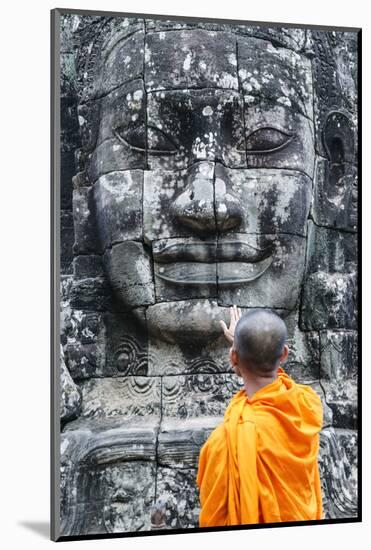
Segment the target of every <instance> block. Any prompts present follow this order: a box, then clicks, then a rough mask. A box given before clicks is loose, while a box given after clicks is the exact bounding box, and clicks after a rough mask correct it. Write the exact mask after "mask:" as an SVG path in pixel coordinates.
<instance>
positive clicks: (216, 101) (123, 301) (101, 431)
mask: <svg viewBox="0 0 371 550" xmlns="http://www.w3.org/2000/svg"><path fill="white" fill-rule="evenodd" d="M61 33H62V40H61V44H62V55H61V95H62V101H61V124H62V128H61V185H62V190H61V207H62V214H61V239H62V240H61V248H62V254H61V271H62V277H61V344H62V347H63V353H62V360H61V373H60V374H61V382H62V388H63V390H62V400H61V403H60V408H61V430H62V431H61V464H60V473H61V491H62V495H61V527H62V534H66V535H80V534H104V533H120V532H123V533H126V532H136V531H148V530H150V529H152V530H155V529H160V530H161V529H165V530H166V529H175V528H192V527H196V526H197V525H198V514H199V501H198V493H197V487H196V483H195V477H196V473H197V464H198V456H199V451H200V448H201V446H202V444H203V442H204V441H205V440H206V438H207V436H208V434H209V433H210V432H211V430H212V429H213V428H214V427H215V426H216V425H217V424H218V423H219V422H220V421H221V419H222V417H223V414H224V411H225V408H226V406H227V404H228V402H229V400H230V398H231V397H232V396H233V395H234V393H235V392H236V391H238V389H240V387H241V382H242V381H241V379H240V378H238V377H237V376H236V375H235V374H234V373H233V371H232V368H231V366H230V364H229V360H228V349H229V345H228V343H227V342H226V340H225V339H224V336H223V334H222V331H221V327H220V320H221V319H223V320H224V321H225V322H228V321H229V307H230V306H231V305H232V304H237V305H238V306H239V307H240V308H241V310H242V312H245V311H247V310H248V309H249V308H252V307H258V308H260V307H262V308H273V309H274V310H275V311H276V312H277V313H278V314H279V315H280V316H281V317H282V318H283V319H285V322H286V324H287V328H288V345H289V348H290V351H289V356H288V359H287V362H286V364H285V368H286V371H287V372H288V373H289V374H291V375H292V376H293V378H294V379H295V380H296V381H298V382H299V383H304V384H310V385H311V386H312V387H313V388H314V389H315V391H317V392H318V394H319V395H320V397H321V400H322V403H323V408H324V427H323V430H322V432H321V452H320V467H321V481H322V488H323V496H324V508H325V513H326V517H328V518H354V517H355V516H356V514H357V493H358V490H357V446H356V441H357V428H358V419H357V412H358V411H357V390H358V363H357V323H358V311H357V283H358V280H357V275H358V272H357V185H358V184H357V166H356V162H357V101H358V98H357V91H356V90H357V50H356V42H357V37H356V33H351V32H347V33H343V32H338V31H336V32H327V31H319V30H315V31H314V30H313V31H310V30H306V29H295V28H285V27H282V26H281V27H279V26H270V27H263V26H259V25H243V24H236V23H234V24H232V25H228V24H226V23H221V24H219V23H215V22H213V23H208V22H202V21H200V22H197V21H184V20H183V21H182V20H181V19H180V20H178V19H176V20H166V18H165V19H161V20H160V19H156V18H154V19H150V18H148V19H146V20H144V19H141V18H138V17H104V16H80V15H76V16H63V17H62V27H61Z"/></svg>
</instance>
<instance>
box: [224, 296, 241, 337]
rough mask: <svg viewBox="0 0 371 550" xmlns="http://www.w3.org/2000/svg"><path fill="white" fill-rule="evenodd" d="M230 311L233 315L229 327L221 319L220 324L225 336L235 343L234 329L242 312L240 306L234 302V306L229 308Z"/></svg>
mask: <svg viewBox="0 0 371 550" xmlns="http://www.w3.org/2000/svg"><path fill="white" fill-rule="evenodd" d="M229 312H230V316H231V318H230V321H229V327H227V325H226V324H225V322H224V321H220V324H221V326H222V329H223V332H224V336H225V337H226V339H227V340H228V342H229V343H231V344H233V339H234V329H235V328H236V324H237V322H238V320H239V319H240V317H241V315H242V313H241V310H240V308H238V307H237V306H236V305H235V304H233V306H231V307H230V308H229Z"/></svg>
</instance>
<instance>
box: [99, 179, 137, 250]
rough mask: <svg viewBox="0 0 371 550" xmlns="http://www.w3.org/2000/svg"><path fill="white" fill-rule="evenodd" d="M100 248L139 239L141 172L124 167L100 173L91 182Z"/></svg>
mask: <svg viewBox="0 0 371 550" xmlns="http://www.w3.org/2000/svg"><path fill="white" fill-rule="evenodd" d="M94 200H95V205H96V211H97V223H98V231H99V236H100V241H101V245H102V249H106V248H111V247H112V246H113V245H114V244H116V243H119V242H121V241H128V240H135V239H141V238H142V200H143V172H142V171H141V170H126V171H124V172H111V173H110V174H106V175H104V176H101V177H100V178H99V179H98V181H97V182H96V183H95V185H94Z"/></svg>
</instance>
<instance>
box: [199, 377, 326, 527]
mask: <svg viewBox="0 0 371 550" xmlns="http://www.w3.org/2000/svg"><path fill="white" fill-rule="evenodd" d="M322 422H323V410H322V403H321V399H320V397H319V395H318V394H317V393H316V392H315V391H314V390H313V389H312V388H311V387H310V386H307V385H304V384H298V383H296V382H295V381H294V380H293V379H292V378H291V377H290V376H289V375H288V374H286V372H285V371H284V370H283V369H282V368H281V367H280V368H279V370H278V378H277V379H276V380H274V381H273V382H271V383H270V384H267V385H266V386H264V387H263V388H261V389H260V390H258V391H257V392H256V393H255V394H254V395H253V396H252V397H251V398H250V399H249V398H248V397H247V395H246V393H245V390H240V391H239V392H237V393H236V394H235V395H234V397H233V398H232V399H231V401H230V403H229V405H228V407H227V409H226V411H225V414H224V421H223V422H222V423H221V424H219V425H218V426H217V427H216V428H215V429H214V430H213V432H212V433H211V434H210V436H209V437H208V439H207V441H206V442H205V444H204V445H203V447H202V449H201V452H200V456H199V463H198V473H197V485H198V487H199V492H200V503H201V511H200V516H199V525H200V527H209V526H216V525H241V524H251V523H276V522H287V521H305V520H313V519H322V518H323V512H322V495H321V483H320V477H319V469H318V461H317V460H318V450H319V432H320V430H321V428H322Z"/></svg>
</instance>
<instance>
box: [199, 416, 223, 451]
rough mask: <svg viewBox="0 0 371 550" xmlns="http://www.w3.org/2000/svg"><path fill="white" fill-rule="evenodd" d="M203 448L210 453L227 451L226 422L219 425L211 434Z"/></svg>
mask: <svg viewBox="0 0 371 550" xmlns="http://www.w3.org/2000/svg"><path fill="white" fill-rule="evenodd" d="M203 448H204V449H207V450H208V451H209V452H212V453H216V454H217V453H220V452H223V451H224V450H225V428H224V421H223V422H221V423H220V424H218V425H217V426H216V427H215V428H214V429H213V431H212V432H211V433H210V434H209V437H208V438H207V440H206V442H205V443H204V445H203Z"/></svg>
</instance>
